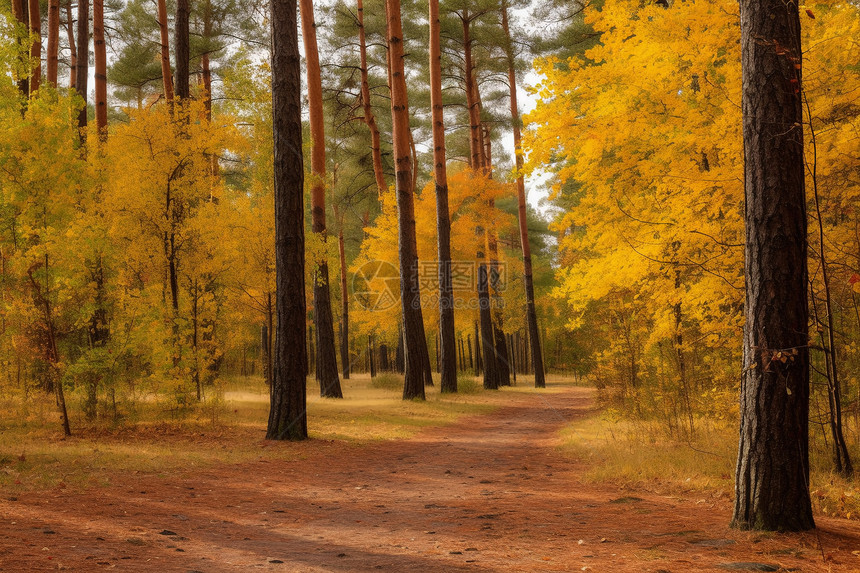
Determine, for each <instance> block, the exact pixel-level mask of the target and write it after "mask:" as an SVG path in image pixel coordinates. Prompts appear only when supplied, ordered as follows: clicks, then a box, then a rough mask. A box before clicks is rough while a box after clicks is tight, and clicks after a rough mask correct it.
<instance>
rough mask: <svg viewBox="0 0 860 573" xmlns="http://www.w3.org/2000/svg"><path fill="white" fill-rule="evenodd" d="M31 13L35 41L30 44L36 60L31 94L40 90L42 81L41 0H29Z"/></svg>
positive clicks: (32, 74) (32, 56)
mask: <svg viewBox="0 0 860 573" xmlns="http://www.w3.org/2000/svg"><path fill="white" fill-rule="evenodd" d="M28 2H29V13H30V34H31V35H32V36H33V43H32V44H31V45H30V60H31V61H32V62H34V65H33V70H32V73H31V74H30V94H31V95H32V94H33V93H34V92H36V91H38V89H39V84H40V83H41V81H42V37H41V36H42V18H41V14H40V9H39V0H28Z"/></svg>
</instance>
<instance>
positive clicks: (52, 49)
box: [45, 0, 60, 87]
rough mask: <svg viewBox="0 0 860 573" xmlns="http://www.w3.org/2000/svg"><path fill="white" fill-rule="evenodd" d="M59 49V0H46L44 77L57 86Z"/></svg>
mask: <svg viewBox="0 0 860 573" xmlns="http://www.w3.org/2000/svg"><path fill="white" fill-rule="evenodd" d="M59 49H60V0H48V54H47V57H46V58H45V59H46V61H47V71H46V72H45V78H46V79H47V81H48V83H49V84H51V85H52V86H53V87H57V67H58V66H59V58H58V53H59Z"/></svg>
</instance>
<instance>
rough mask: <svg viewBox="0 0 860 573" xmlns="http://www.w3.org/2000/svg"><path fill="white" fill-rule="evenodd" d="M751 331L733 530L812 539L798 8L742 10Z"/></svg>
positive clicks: (774, 3)
mask: <svg viewBox="0 0 860 573" xmlns="http://www.w3.org/2000/svg"><path fill="white" fill-rule="evenodd" d="M740 13H741V45H742V66H743V97H742V99H743V135H744V188H745V195H746V212H745V226H746V253H745V254H746V257H745V258H746V262H745V273H746V305H745V315H746V322H745V325H744V346H743V348H744V358H743V375H742V379H741V401H740V445H739V451H738V464H737V470H736V473H735V493H736V498H735V507H734V514H733V517H732V525H733V526H735V527H740V528H744V529H765V530H788V531H798V530H806V529H810V528H812V527H814V526H815V523H814V521H813V518H812V504H811V502H810V497H809V333H808V328H809V307H808V300H807V298H808V297H807V291H806V284H807V262H806V255H807V244H806V197H805V187H804V163H803V114H802V111H801V97H800V88H801V85H800V82H801V70H800V68H801V45H800V17H799V13H798V7H797V5H796V4H786V3H784V2H782V1H781V0H762V1H758V0H741V4H740Z"/></svg>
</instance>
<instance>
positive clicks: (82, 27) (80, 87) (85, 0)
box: [75, 0, 90, 137]
mask: <svg viewBox="0 0 860 573" xmlns="http://www.w3.org/2000/svg"><path fill="white" fill-rule="evenodd" d="M76 62H77V64H78V65H77V68H76V72H77V73H76V74H75V91H77V92H78V94H80V96H81V97H82V98H84V107H83V108H82V109H81V111H80V113H79V114H78V129H80V130H83V129H84V128H86V127H87V82H88V80H89V76H90V3H89V0H78V49H77V60H76ZM82 133H83V132H82ZM82 137H83V135H82Z"/></svg>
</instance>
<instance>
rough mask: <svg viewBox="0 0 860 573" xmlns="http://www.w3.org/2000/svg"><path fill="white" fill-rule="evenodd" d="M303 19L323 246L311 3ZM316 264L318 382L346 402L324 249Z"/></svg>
mask: <svg viewBox="0 0 860 573" xmlns="http://www.w3.org/2000/svg"><path fill="white" fill-rule="evenodd" d="M299 6H300V8H301V16H302V38H303V42H304V46H305V62H306V70H307V84H308V107H309V111H310V114H309V115H310V126H311V142H312V147H311V172H312V174H313V182H312V186H311V229H312V230H313V232H314V233H316V234H317V235H318V236H319V237H320V239H321V241H322V244H323V245H325V243H326V220H325V186H326V165H325V162H326V156H325V118H324V114H323V99H322V79H321V77H320V61H319V52H318V51H317V34H316V23H315V22H314V5H313V1H312V0H299ZM319 256H321V257H323V258H322V259H320V260H318V261H316V268H315V272H314V275H315V280H314V319H315V320H316V327H317V379H318V380H319V382H320V396H323V397H326V398H343V391H342V390H341V387H340V377H339V376H338V372H337V351H336V350H335V338H334V319H333V318H332V312H331V290H330V288H329V275H328V261H327V260H326V259H325V257H326V256H327V254H326V252H325V249H323V251H322V252H321V253H320V254H319Z"/></svg>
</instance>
